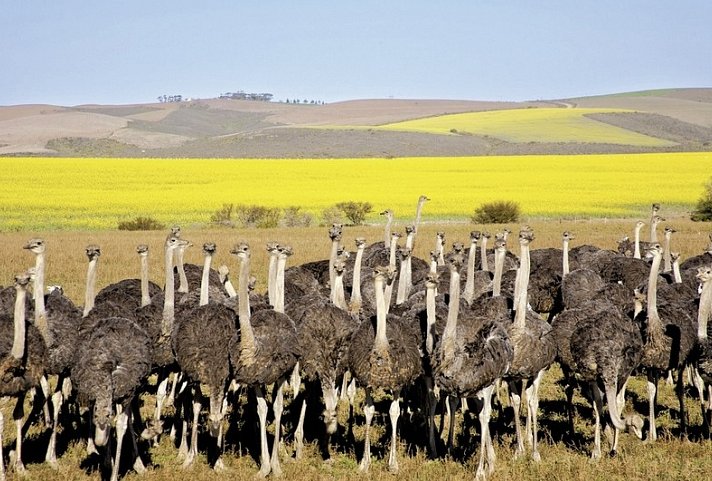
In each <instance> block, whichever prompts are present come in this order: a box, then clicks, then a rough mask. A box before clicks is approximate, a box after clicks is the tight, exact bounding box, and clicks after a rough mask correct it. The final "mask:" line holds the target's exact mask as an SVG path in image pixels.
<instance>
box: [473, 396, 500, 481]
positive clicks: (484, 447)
mask: <svg viewBox="0 0 712 481" xmlns="http://www.w3.org/2000/svg"><path fill="white" fill-rule="evenodd" d="M493 393H494V385H491V386H488V387H486V388H484V389H483V390H482V391H480V392H479V393H478V395H477V397H478V398H480V399H481V400H482V407H481V409H480V414H479V418H480V462H479V464H478V465H477V472H476V475H475V479H485V478H486V477H487V474H491V473H492V472H493V471H494V463H495V460H496V455H495V453H494V448H493V447H492V435H491V434H490V428H489V423H490V417H491V416H492V395H493Z"/></svg>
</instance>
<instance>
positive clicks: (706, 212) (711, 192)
mask: <svg viewBox="0 0 712 481" xmlns="http://www.w3.org/2000/svg"><path fill="white" fill-rule="evenodd" d="M690 219H691V220H693V221H695V222H699V221H705V222H706V221H712V177H710V178H709V180H708V181H707V182H706V183H705V192H704V194H702V197H700V200H698V201H697V210H695V211H693V212H692V214H691V215H690Z"/></svg>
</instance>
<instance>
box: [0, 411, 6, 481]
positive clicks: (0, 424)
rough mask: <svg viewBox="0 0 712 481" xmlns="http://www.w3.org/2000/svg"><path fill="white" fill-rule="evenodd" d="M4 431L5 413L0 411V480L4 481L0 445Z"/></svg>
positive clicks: (3, 461)
mask: <svg viewBox="0 0 712 481" xmlns="http://www.w3.org/2000/svg"><path fill="white" fill-rule="evenodd" d="M4 431H5V415H4V414H3V413H2V411H0V481H5V455H4V453H3V452H2V451H3V449H2V446H3V443H4V441H3V440H2V433H3V432H4Z"/></svg>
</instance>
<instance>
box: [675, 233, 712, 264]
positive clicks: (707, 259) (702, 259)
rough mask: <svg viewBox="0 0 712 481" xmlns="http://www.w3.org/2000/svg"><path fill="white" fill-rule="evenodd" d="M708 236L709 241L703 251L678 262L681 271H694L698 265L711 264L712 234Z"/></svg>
mask: <svg viewBox="0 0 712 481" xmlns="http://www.w3.org/2000/svg"><path fill="white" fill-rule="evenodd" d="M709 237H710V243H709V245H708V246H707V248H706V249H705V252H703V253H702V254H699V255H696V256H692V257H690V258H689V259H685V262H683V263H681V264H680V270H681V271H682V272H685V271H688V270H689V271H692V270H695V273H696V269H697V268H698V267H700V266H708V265H710V264H712V234H710V235H709Z"/></svg>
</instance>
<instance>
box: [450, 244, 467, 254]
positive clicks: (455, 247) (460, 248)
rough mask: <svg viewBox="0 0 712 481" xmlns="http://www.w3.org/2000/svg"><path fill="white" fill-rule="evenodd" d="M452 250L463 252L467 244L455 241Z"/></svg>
mask: <svg viewBox="0 0 712 481" xmlns="http://www.w3.org/2000/svg"><path fill="white" fill-rule="evenodd" d="M452 250H453V252H455V253H456V254H461V253H462V252H463V251H464V250H465V244H463V243H462V242H453V243H452Z"/></svg>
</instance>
